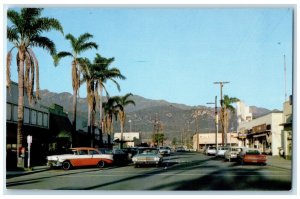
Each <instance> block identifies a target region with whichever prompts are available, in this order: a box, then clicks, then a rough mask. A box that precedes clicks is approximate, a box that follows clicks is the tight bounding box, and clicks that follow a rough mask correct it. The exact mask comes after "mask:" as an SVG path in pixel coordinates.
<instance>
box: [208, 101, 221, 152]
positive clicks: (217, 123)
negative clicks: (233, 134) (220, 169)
mask: <svg viewBox="0 0 300 199" xmlns="http://www.w3.org/2000/svg"><path fill="white" fill-rule="evenodd" d="M206 104H214V105H215V125H216V150H217V151H218V131H219V127H218V126H219V122H218V120H219V118H218V109H217V108H218V107H217V96H215V102H208V103H206Z"/></svg>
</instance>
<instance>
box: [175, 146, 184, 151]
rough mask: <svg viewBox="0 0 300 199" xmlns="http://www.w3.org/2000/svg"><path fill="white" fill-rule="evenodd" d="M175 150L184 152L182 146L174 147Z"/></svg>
mask: <svg viewBox="0 0 300 199" xmlns="http://www.w3.org/2000/svg"><path fill="white" fill-rule="evenodd" d="M175 151H176V152H185V148H183V147H177V148H176V149H175Z"/></svg>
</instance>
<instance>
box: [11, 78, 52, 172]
mask: <svg viewBox="0 0 300 199" xmlns="http://www.w3.org/2000/svg"><path fill="white" fill-rule="evenodd" d="M49 118H50V117H49V110H48V108H47V107H44V106H43V105H41V104H39V102H37V101H34V102H33V103H32V104H29V102H28V97H27V93H26V92H25V93H24V121H23V136H24V137H23V143H22V145H23V147H27V142H26V140H27V139H26V137H27V136H28V135H31V136H32V144H31V156H32V158H31V160H32V163H31V165H34V164H40V163H43V162H44V161H45V155H46V154H47V151H48V144H49V138H50V137H51V136H50V131H49ZM17 122H18V84H17V83H15V82H11V87H10V88H7V89H6V167H7V168H8V169H9V168H13V167H16V166H17ZM25 154H26V153H25ZM20 158H23V159H24V160H25V161H26V157H20ZM25 161H23V162H24V163H25ZM25 164H26V163H25Z"/></svg>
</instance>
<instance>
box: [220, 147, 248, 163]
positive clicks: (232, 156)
mask: <svg viewBox="0 0 300 199" xmlns="http://www.w3.org/2000/svg"><path fill="white" fill-rule="evenodd" d="M243 148H245V147H229V149H228V150H227V151H226V152H225V153H224V158H225V161H227V160H228V161H229V162H230V161H231V160H236V159H237V156H238V154H239V152H241V151H242V149H243Z"/></svg>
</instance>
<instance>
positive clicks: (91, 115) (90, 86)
mask: <svg viewBox="0 0 300 199" xmlns="http://www.w3.org/2000/svg"><path fill="white" fill-rule="evenodd" d="M78 60H79V63H80V67H81V72H82V76H83V77H82V79H81V81H80V85H81V84H83V83H86V90H87V104H88V135H89V137H90V141H91V147H94V139H95V128H94V124H95V115H96V99H95V92H96V89H95V86H96V78H97V66H96V65H95V64H92V63H91V62H90V60H89V59H87V58H85V59H78ZM91 130H92V132H91Z"/></svg>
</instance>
